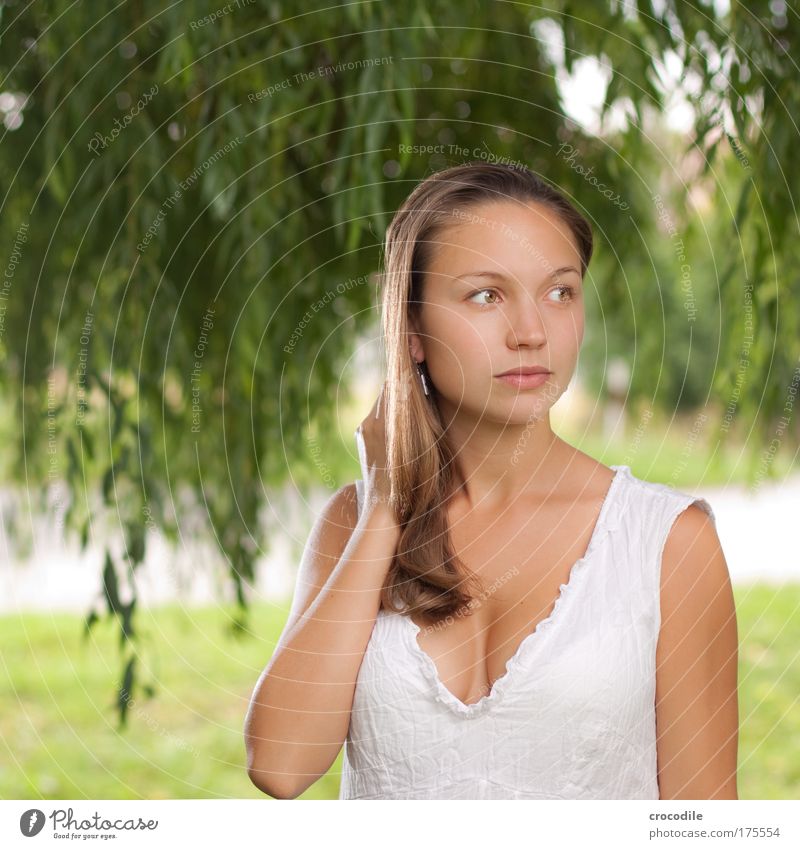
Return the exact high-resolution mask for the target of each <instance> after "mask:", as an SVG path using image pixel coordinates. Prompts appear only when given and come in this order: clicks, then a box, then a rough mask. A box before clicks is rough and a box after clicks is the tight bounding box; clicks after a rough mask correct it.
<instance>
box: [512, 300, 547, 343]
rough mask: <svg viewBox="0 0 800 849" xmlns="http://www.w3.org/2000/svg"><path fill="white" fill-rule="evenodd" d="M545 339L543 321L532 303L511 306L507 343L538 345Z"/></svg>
mask: <svg viewBox="0 0 800 849" xmlns="http://www.w3.org/2000/svg"><path fill="white" fill-rule="evenodd" d="M546 341H547V334H546V332H545V326H544V321H543V320H542V316H541V313H540V312H539V308H538V307H537V306H536V304H534V303H530V302H528V303H521V304H516V305H514V306H512V309H511V316H510V319H509V344H510V345H511V346H512V347H513V346H518V345H530V346H540V345H543V344H544V343H545V342H546Z"/></svg>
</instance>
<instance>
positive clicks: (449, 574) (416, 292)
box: [381, 162, 592, 621]
mask: <svg viewBox="0 0 800 849" xmlns="http://www.w3.org/2000/svg"><path fill="white" fill-rule="evenodd" d="M507 200H518V201H522V202H530V201H535V202H536V203H538V204H541V205H542V206H544V207H546V208H547V209H549V210H552V211H553V212H555V213H557V214H558V216H559V217H560V218H561V220H562V221H563V222H564V223H565V224H567V225H568V227H569V228H570V231H571V232H572V234H573V236H574V239H575V242H576V243H577V246H578V250H579V252H580V256H581V276H583V274H584V273H585V271H586V268H587V266H588V265H589V260H590V258H591V255H592V231H591V227H590V226H589V222H588V221H587V220H586V219H585V218H584V217H583V216H582V215H581V214H580V213H579V212H578V210H577V209H575V207H574V206H572V204H571V203H570V201H569V200H568V199H567V198H566V197H565V196H564V195H563V194H561V193H560V192H559V191H557V190H556V189H554V188H553V187H552V186H550V185H549V184H547V183H546V182H544V180H542V179H541V178H540V177H538V176H537V175H536V174H534V173H533V172H532V171H530V170H529V169H528V168H525V167H523V166H520V165H504V164H495V163H487V162H469V163H466V164H463V165H457V166H455V167H452V168H447V169H445V170H443V171H438V172H436V173H433V174H431V175H430V176H429V177H427V178H426V179H425V180H423V181H422V182H421V183H419V184H418V185H417V187H416V188H415V189H414V191H413V192H412V193H411V194H410V195H409V196H408V198H407V199H406V200H405V201H404V203H403V204H402V205H401V206H400V208H399V209H398V210H397V212H396V213H395V215H394V218H393V219H392V222H391V224H390V225H389V228H388V230H387V231H386V241H385V246H384V273H383V305H382V309H383V315H382V319H383V333H384V343H385V346H386V366H387V382H386V396H385V406H384V415H385V417H386V418H385V420H386V438H387V461H388V467H389V471H388V474H389V478H390V481H391V502H392V505H393V507H394V509H395V510H396V513H397V517H398V520H399V522H400V526H401V536H400V541H399V544H398V547H397V553H396V554H395V557H394V558H393V561H392V565H391V568H390V570H389V573H388V575H387V578H386V583H385V584H384V587H383V590H382V596H381V597H382V602H383V605H384V606H385V607H387V608H389V609H391V610H394V611H397V612H404V613H406V614H412V613H419V614H421V615H422V616H423V617H424V618H425V619H427V620H429V621H438V620H440V619H443V618H445V617H447V616H452V615H453V614H456V613H459V615H460V613H462V612H464V608H467V607H471V606H472V603H473V595H472V592H480V591H481V583H480V581H479V579H478V576H477V575H475V574H474V573H471V572H470V571H469V570H468V569H467V568H466V566H465V565H464V564H463V562H462V561H460V560H459V559H458V558H457V557H456V556H455V555H454V553H453V550H452V546H451V542H450V534H449V527H448V523H447V512H446V505H447V503H448V501H449V499H450V497H451V495H452V494H453V492H454V490H455V488H456V485H457V483H456V482H457V480H458V477H457V475H456V472H457V469H456V468H455V466H454V464H455V462H456V458H455V456H454V454H453V447H452V446H451V445H450V444H449V443H448V440H447V438H446V434H445V428H444V424H443V421H442V419H441V416H440V413H439V409H438V405H437V403H436V388H435V387H434V386H433V385H432V383H431V380H430V377H429V376H428V374H427V370H426V379H427V383H428V388H429V391H430V395H429V396H426V395H425V394H424V391H423V389H422V384H421V381H420V377H419V373H418V371H417V365H416V362H415V361H414V358H413V357H412V355H411V350H410V348H409V333H411V332H413V328H411V327H410V326H409V318H410V317H412V316H413V317H418V316H419V312H420V309H421V307H422V301H423V298H422V294H423V293H422V284H423V278H424V274H425V272H426V271H427V270H428V269H429V267H430V263H431V260H432V258H433V255H434V252H435V251H436V245H437V239H438V237H440V236H441V234H442V232H443V231H444V230H445V229H446V228H448V227H451V226H453V225H454V224H458V223H461V222H462V220H463V219H459V218H457V217H456V215H458V214H459V213H461V212H464V211H466V210H468V209H469V208H471V207H475V206H477V205H478V204H482V203H487V202H492V201H507ZM423 368H424V365H423Z"/></svg>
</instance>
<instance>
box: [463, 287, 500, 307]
mask: <svg viewBox="0 0 800 849" xmlns="http://www.w3.org/2000/svg"><path fill="white" fill-rule="evenodd" d="M486 294H489V295H491V296H492V297H494V298H496V297H497V292H495V291H494V289H479V290H478V291H477V292H473V293H472V294H471V295H470V296H469V300H470V301H471V300H472V299H473V298H475V297H477V296H478V295H486ZM474 303H477V304H478V306H484V307H485V306H490V305H491V304H494V303H496V301H489V302H488V303H487V302H485V301H484V302H483V303H480V302H478V301H475V302H474Z"/></svg>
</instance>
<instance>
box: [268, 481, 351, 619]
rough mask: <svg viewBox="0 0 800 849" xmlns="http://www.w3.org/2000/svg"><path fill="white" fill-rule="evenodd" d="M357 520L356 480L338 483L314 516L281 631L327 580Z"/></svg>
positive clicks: (298, 616) (300, 612)
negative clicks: (339, 485)
mask: <svg viewBox="0 0 800 849" xmlns="http://www.w3.org/2000/svg"><path fill="white" fill-rule="evenodd" d="M357 524H358V493H357V490H356V484H355V483H350V484H346V485H345V486H342V487H340V488H339V489H338V490H336V492H334V493H333V495H331V497H330V498H329V499H328V501H327V502H326V503H325V505H324V506H323V508H322V510H321V511H320V513H319V515H318V516H317V518H316V520H315V522H314V524H313V526H312V528H311V532H310V533H309V536H308V540H307V541H306V544H305V548H304V550H303V556H302V558H301V560H300V565H299V566H298V569H297V581H296V584H295V592H294V596H293V598H292V607H291V610H290V612H289V617H288V619H287V622H286V626H285V627H284V634H285V633H286V632H288V631H289V630H290V629H291V628H292V627H293V625H294V624H295V622H296V621H297V620H298V619H299V618H300V617H301V616H302V615H303V613H304V612H305V611H306V610H307V609H308V608H309V607H310V605H311V604H312V602H313V601H314V599H315V598H316V596H317V594H318V593H319V591H320V590H321V589H322V587H323V586H324V585H325V583H326V582H327V580H328V578H329V577H330V576H331V573H332V572H333V570H334V569H335V568H336V564H337V563H338V562H339V560H340V559H341V557H342V553H343V552H344V550H345V548H346V547H347V543H348V542H349V541H350V537H351V536H352V535H353V530H354V529H355V526H356V525H357Z"/></svg>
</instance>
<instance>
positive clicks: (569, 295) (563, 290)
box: [553, 285, 575, 304]
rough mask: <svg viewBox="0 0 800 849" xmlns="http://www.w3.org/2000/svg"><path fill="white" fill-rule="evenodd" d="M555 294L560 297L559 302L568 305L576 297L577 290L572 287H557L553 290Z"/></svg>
mask: <svg viewBox="0 0 800 849" xmlns="http://www.w3.org/2000/svg"><path fill="white" fill-rule="evenodd" d="M553 292H555V293H556V294H557V295H558V296H559V298H558V300H559V301H560V302H561V303H562V304H568V303H569V302H570V301H571V300H572V299H573V298H574V297H575V290H574V289H573V288H572V286H566V285H564V286H557V287H556V288H555V289H553Z"/></svg>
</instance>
